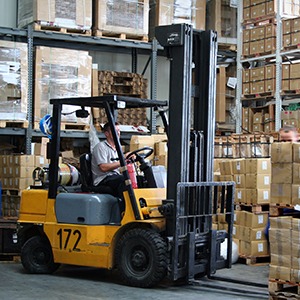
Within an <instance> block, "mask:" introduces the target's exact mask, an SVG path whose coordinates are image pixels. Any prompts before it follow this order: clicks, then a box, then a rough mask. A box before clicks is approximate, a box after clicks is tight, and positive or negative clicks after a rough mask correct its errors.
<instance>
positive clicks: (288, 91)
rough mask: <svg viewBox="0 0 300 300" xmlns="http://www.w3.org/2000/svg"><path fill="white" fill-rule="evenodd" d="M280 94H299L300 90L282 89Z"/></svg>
mask: <svg viewBox="0 0 300 300" xmlns="http://www.w3.org/2000/svg"><path fill="white" fill-rule="evenodd" d="M281 95H282V96H299V95H300V90H283V91H281Z"/></svg>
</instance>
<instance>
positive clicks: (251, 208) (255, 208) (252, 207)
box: [235, 202, 269, 214]
mask: <svg viewBox="0 0 300 300" xmlns="http://www.w3.org/2000/svg"><path fill="white" fill-rule="evenodd" d="M235 209H236V210H245V211H248V212H252V213H254V214H260V213H268V212H269V204H248V203H241V202H239V203H235Z"/></svg>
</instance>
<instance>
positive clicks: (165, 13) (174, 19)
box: [149, 0, 206, 37]
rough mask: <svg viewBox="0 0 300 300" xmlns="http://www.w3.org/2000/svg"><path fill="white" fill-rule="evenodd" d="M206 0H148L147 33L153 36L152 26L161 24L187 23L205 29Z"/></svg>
mask: <svg viewBox="0 0 300 300" xmlns="http://www.w3.org/2000/svg"><path fill="white" fill-rule="evenodd" d="M205 20H206V1H204V0H192V1H189V2H185V3H183V2H180V1H178V0H175V1H174V0H172V1H171V0H156V1H154V0H150V11H149V24H150V26H149V34H150V37H154V28H155V27H156V26H161V25H170V24H178V23H187V24H191V25H193V28H195V29H201V30H204V29H205Z"/></svg>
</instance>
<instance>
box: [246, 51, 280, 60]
mask: <svg viewBox="0 0 300 300" xmlns="http://www.w3.org/2000/svg"><path fill="white" fill-rule="evenodd" d="M271 54H275V50H273V51H266V52H258V53H254V54H249V55H243V56H242V58H243V59H248V58H258V57H261V56H265V55H271Z"/></svg>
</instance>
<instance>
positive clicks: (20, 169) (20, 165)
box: [0, 155, 44, 217]
mask: <svg viewBox="0 0 300 300" xmlns="http://www.w3.org/2000/svg"><path fill="white" fill-rule="evenodd" d="M43 164H44V160H43V157H42V156H36V155H1V156H0V179H1V183H2V212H3V216H4V217H17V216H18V213H19V207H20V197H21V191H22V190H24V189H26V188H28V187H29V186H30V185H32V184H33V177H32V174H33V170H34V169H35V167H40V166H42V165H43Z"/></svg>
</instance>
